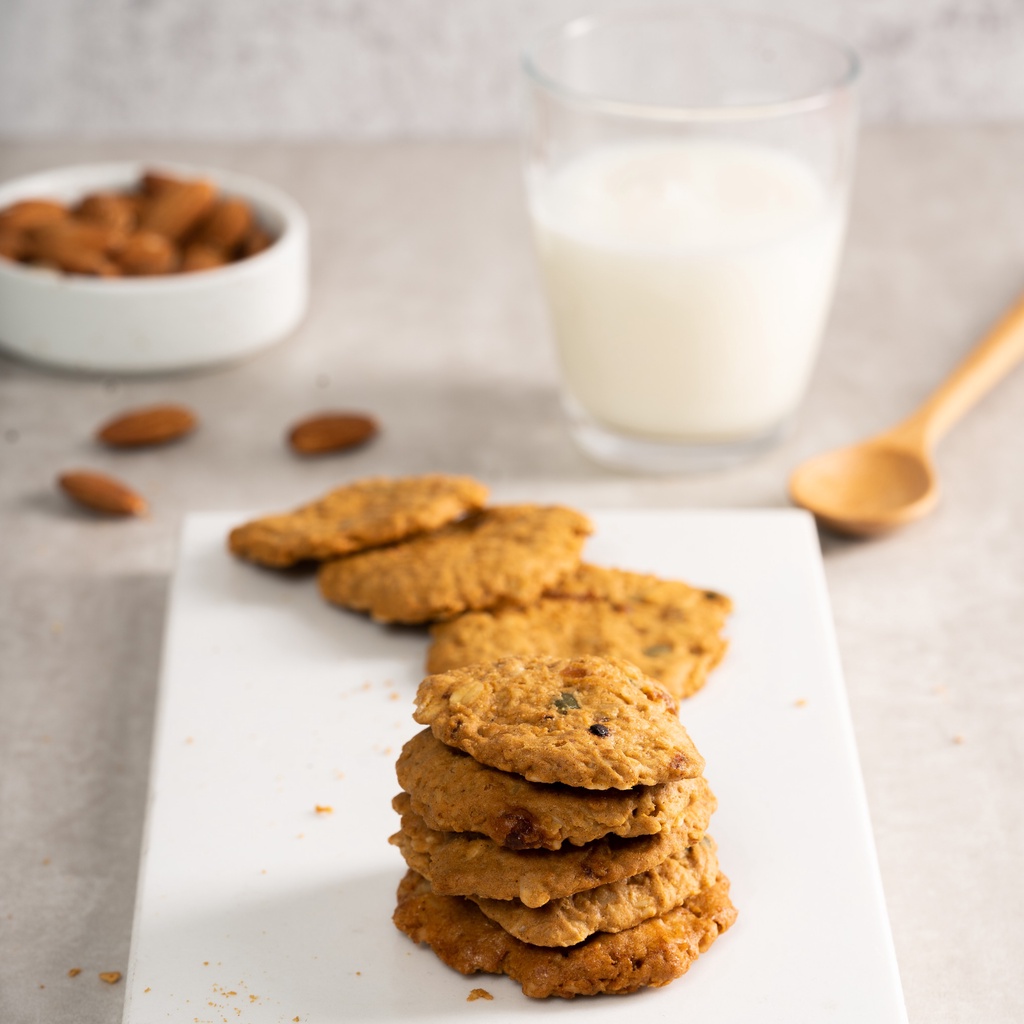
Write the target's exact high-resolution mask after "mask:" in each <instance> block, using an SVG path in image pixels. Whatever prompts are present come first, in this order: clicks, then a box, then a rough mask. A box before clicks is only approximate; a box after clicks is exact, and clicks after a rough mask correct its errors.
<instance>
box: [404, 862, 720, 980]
mask: <svg viewBox="0 0 1024 1024" xmlns="http://www.w3.org/2000/svg"><path fill="white" fill-rule="evenodd" d="M735 919H736V910H735V908H734V907H733V905H732V903H731V902H730V900H729V880H728V879H727V878H726V877H725V876H724V875H719V876H718V878H717V879H716V881H715V883H714V884H713V885H710V886H708V887H706V888H703V889H701V891H700V892H699V893H697V894H696V895H695V896H691V897H690V898H689V899H687V900H686V901H685V902H684V903H683V904H682V905H680V906H678V907H676V908H675V909H674V910H670V911H668V912H667V913H666V914H664V915H662V916H661V917H653V918H651V919H650V920H647V921H644V922H643V923H641V924H638V925H637V926H636V927H634V928H629V929H627V930H626V931H621V932H616V933H614V934H606V933H601V934H598V935H594V936H591V938H589V939H587V940H586V941H584V942H581V943H579V944H578V945H575V946H571V947H568V948H566V949H550V948H545V947H543V946H531V945H527V944H526V943H525V942H521V941H520V940H519V939H517V938H515V937H514V936H512V935H509V934H508V932H506V931H505V930H504V929H503V928H502V927H501V926H500V925H499V924H496V923H495V922H494V921H492V920H490V919H489V918H488V917H486V916H485V915H484V914H483V913H481V911H480V910H479V909H478V908H477V907H476V906H475V905H474V904H473V903H472V902H471V901H470V900H467V899H461V898H459V897H453V896H440V895H438V894H437V893H435V892H433V891H432V890H431V886H430V883H429V882H428V881H427V880H426V879H425V878H422V877H421V876H419V875H417V874H416V872H414V871H410V872H408V873H407V874H406V876H405V878H404V879H403V880H402V882H401V884H400V885H399V887H398V907H397V909H396V910H395V913H394V922H395V924H396V926H397V927H398V928H399V929H400V930H401V931H403V932H405V934H406V935H408V936H409V937H410V938H411V939H413V941H415V942H425V943H427V945H429V946H430V947H431V948H432V949H433V950H434V952H435V953H436V954H437V955H438V957H440V959H441V960H443V961H444V962H445V963H446V964H447V965H448V966H449V967H452V968H454V969H455V970H457V971H459V972H461V973H462V974H475V973H476V972H478V971H486V972H488V973H490V974H507V975H508V976H509V977H510V978H513V979H514V980H516V981H518V982H519V983H520V984H521V985H522V986H523V992H524V993H525V994H526V995H528V996H533V997H535V998H543V997H545V996H562V997H564V998H567V999H571V998H572V997H573V996H578V995H596V994H597V993H600V992H605V993H612V994H620V995H621V994H625V993H627V992H634V991H636V990H637V989H638V988H643V987H645V986H660V985H667V984H668V983H669V982H670V981H673V980H674V979H675V978H678V977H679V976H680V975H682V974H685V973H686V971H687V970H688V969H689V967H690V965H691V964H692V963H693V961H694V960H696V959H697V957H698V955H699V954H700V953H704V952H706V951H707V950H708V948H709V947H710V946H711V944H712V943H713V942H714V941H715V939H717V938H718V936H719V935H721V934H722V932H724V931H725V930H726V929H728V928H729V927H730V926H731V925H732V923H733V922H734V921H735Z"/></svg>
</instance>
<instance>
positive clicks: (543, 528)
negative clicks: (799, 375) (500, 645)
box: [319, 505, 593, 623]
mask: <svg viewBox="0 0 1024 1024" xmlns="http://www.w3.org/2000/svg"><path fill="white" fill-rule="evenodd" d="M592 529H593V528H592V526H591V524H590V521H589V520H588V519H587V518H586V516H584V515H582V514H581V513H579V512H575V511H573V510H572V509H567V508H559V507H551V508H545V507H541V506H537V505H506V506H498V507H495V508H489V509H485V510H484V511H482V512H478V513H477V514H476V515H473V516H470V517H468V518H467V519H464V520H463V521H462V522H459V523H454V524H452V525H450V526H446V527H444V528H442V529H440V530H437V531H435V532H434V533H429V534H423V535H421V536H418V537H414V538H412V539H411V540H408V541H406V542H404V543H402V544H395V545H393V546H391V547H388V548H381V549H379V550H375V551H366V552H363V553H362V554H358V555H353V556H351V557H349V558H342V559H338V560H336V561H333V562H328V563H327V564H326V565H324V566H322V567H321V569H320V576H319V582H320V591H321V593H322V594H323V596H324V597H325V598H326V599H327V600H328V601H331V602H332V603H334V604H339V605H342V606H343V607H345V608H351V609H353V610H354V611H362V612H369V613H370V615H371V616H372V617H373V618H374V619H376V620H377V621H378V622H404V623H417V622H429V621H432V620H435V619H447V618H450V617H451V616H453V615H458V614H459V613H460V612H464V611H466V610H467V609H480V608H490V607H491V606H493V605H495V604H497V603H498V602H499V601H505V600H509V601H515V602H519V603H523V604H529V603H530V602H532V601H536V600H537V598H538V597H540V595H541V593H542V592H543V590H544V588H545V587H548V586H551V584H553V583H555V582H556V581H557V580H558V579H559V577H561V576H564V575H565V574H566V573H567V572H569V571H570V570H571V569H573V568H575V567H576V566H577V565H578V564H579V561H580V552H581V551H582V549H583V542H584V541H585V540H586V538H587V536H588V535H589V534H590V532H591V531H592Z"/></svg>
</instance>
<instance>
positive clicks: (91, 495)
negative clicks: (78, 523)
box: [57, 469, 149, 516]
mask: <svg viewBox="0 0 1024 1024" xmlns="http://www.w3.org/2000/svg"><path fill="white" fill-rule="evenodd" d="M57 483H58V484H59V485H60V489H61V490H62V491H63V492H64V493H65V494H66V495H67V496H68V497H69V498H71V500H72V501H76V502H77V503H78V504H79V505H84V506H85V507H86V508H91V509H92V510H93V511H95V512H107V513H109V514H110V515H115V516H142V515H145V514H146V512H147V511H148V509H149V505H148V504H147V503H146V499H145V498H143V497H142V495H140V494H136V492H135V491H133V490H132V489H131V488H130V487H128V486H126V485H125V484H123V483H121V481H120V480H115V479H114V477H112V476H107V475H106V474H105V473H96V472H93V471H92V470H89V469H77V470H72V471H71V472H69V473H62V474H61V475H60V476H59V477H58V478H57Z"/></svg>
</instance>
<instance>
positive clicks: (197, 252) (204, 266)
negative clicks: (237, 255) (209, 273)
mask: <svg viewBox="0 0 1024 1024" xmlns="http://www.w3.org/2000/svg"><path fill="white" fill-rule="evenodd" d="M227 262H228V258H227V256H225V255H224V252H223V250H221V249H215V248H214V247H213V246H212V245H203V244H202V242H190V243H189V244H188V245H187V246H185V251H184V252H183V253H182V255H181V266H179V267H178V269H179V270H180V271H181V272H182V273H183V274H188V273H190V272H192V271H193V270H213V268H214V267H223V266H224V265H225V264H226V263H227Z"/></svg>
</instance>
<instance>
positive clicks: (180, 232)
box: [139, 180, 216, 243]
mask: <svg viewBox="0 0 1024 1024" xmlns="http://www.w3.org/2000/svg"><path fill="white" fill-rule="evenodd" d="M215 198H216V189H215V188H214V187H213V185H212V184H211V183H210V182H208V181H199V180H196V181H183V182H181V183H180V184H179V185H178V186H177V187H172V188H167V190H166V191H160V192H157V193H156V195H154V196H153V197H152V198H151V199H147V200H146V202H144V203H143V204H142V208H141V209H140V210H139V228H140V229H141V230H143V231H155V232H156V233H157V234H158V235H163V236H164V238H166V239H168V240H169V241H171V242H174V243H178V242H180V241H181V240H182V239H183V238H184V237H185V236H186V235H187V234H188V233H189V232H190V231H191V230H192V229H193V228H194V227H195V226H196V225H197V224H198V223H199V222H200V221H201V220H202V219H203V217H205V216H206V214H207V213H209V211H210V209H211V208H212V207H213V204H214V200H215Z"/></svg>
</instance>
